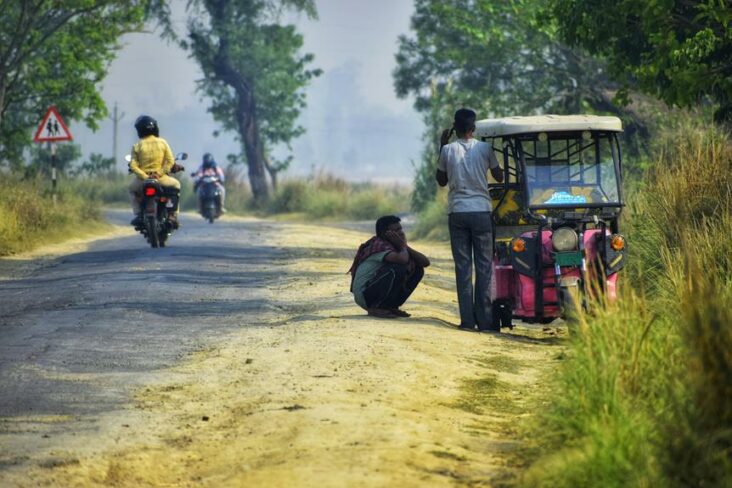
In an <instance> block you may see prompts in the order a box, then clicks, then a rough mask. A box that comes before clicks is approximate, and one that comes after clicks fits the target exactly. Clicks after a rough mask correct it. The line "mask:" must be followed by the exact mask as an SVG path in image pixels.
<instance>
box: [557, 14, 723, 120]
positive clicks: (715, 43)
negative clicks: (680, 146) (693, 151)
mask: <svg viewBox="0 0 732 488" xmlns="http://www.w3.org/2000/svg"><path fill="white" fill-rule="evenodd" d="M549 12H550V13H551V15H552V16H553V17H554V19H556V21H557V23H558V25H559V32H560V34H561V36H562V38H563V39H565V40H566V41H567V42H569V43H570V44H572V45H577V46H582V47H584V48H586V49H588V50H589V51H590V52H591V53H593V54H597V55H600V56H602V57H604V58H605V59H607V61H608V64H609V67H610V69H611V71H612V73H613V74H614V75H615V76H616V77H617V78H618V79H620V80H623V81H625V83H634V82H636V81H637V82H638V83H639V84H640V87H641V88H642V89H643V90H645V91H647V92H648V93H650V94H653V95H655V96H657V97H659V98H661V99H663V100H665V101H666V102H667V103H669V104H675V105H679V106H687V107H693V106H696V105H697V104H699V103H700V101H701V100H702V99H703V98H704V97H709V98H710V99H711V100H713V101H714V102H716V103H718V104H719V109H718V111H717V113H716V118H717V120H719V121H723V120H724V121H728V122H730V121H732V28H731V27H732V26H730V21H732V6H730V3H729V2H728V1H724V0H704V1H698V2H688V1H683V0H643V1H636V0H612V1H608V2H603V4H602V7H601V8H598V4H597V3H595V2H588V1H585V0H549Z"/></svg>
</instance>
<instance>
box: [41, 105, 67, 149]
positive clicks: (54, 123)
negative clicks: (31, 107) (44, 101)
mask: <svg viewBox="0 0 732 488" xmlns="http://www.w3.org/2000/svg"><path fill="white" fill-rule="evenodd" d="M72 139H73V137H71V132H70V131H69V128H68V127H66V124H65V123H64V119H62V118H61V114H59V113H58V110H56V106H55V105H51V106H50V107H49V108H48V111H47V112H46V115H44V116H43V120H41V124H40V125H39V126H38V130H37V131H36V135H35V137H34V138H33V141H35V142H57V141H70V140H72Z"/></svg>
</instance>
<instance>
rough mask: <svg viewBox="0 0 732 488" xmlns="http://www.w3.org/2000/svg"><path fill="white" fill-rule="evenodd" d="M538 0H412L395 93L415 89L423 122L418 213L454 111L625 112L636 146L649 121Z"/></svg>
mask: <svg viewBox="0 0 732 488" xmlns="http://www.w3.org/2000/svg"><path fill="white" fill-rule="evenodd" d="M544 5H545V1H544V0H510V1H505V2H495V1H492V0H450V1H442V0H416V1H415V13H414V15H413V16H412V30H413V36H402V37H400V39H399V51H398V53H397V55H396V60H397V64H398V66H397V68H396V70H395V71H394V84H395V89H396V92H397V95H398V96H400V97H406V96H409V95H412V96H414V97H415V99H416V101H415V107H416V108H417V110H419V111H420V112H421V113H422V114H423V116H424V120H425V125H426V126H427V130H426V135H425V150H424V152H423V154H422V160H421V163H420V165H419V167H418V168H417V175H416V178H415V193H414V195H413V197H412V203H413V208H414V210H416V211H419V210H422V209H424V208H425V206H426V204H427V203H428V202H430V201H431V198H432V196H433V195H434V193H435V184H434V183H433V179H434V169H435V165H436V157H437V150H438V147H439V146H438V141H437V139H438V138H439V134H440V132H441V130H442V129H443V128H445V127H450V126H451V125H452V116H453V113H454V111H455V110H456V109H457V108H460V107H470V108H472V109H474V110H476V112H477V113H478V115H479V117H480V118H487V117H495V116H511V115H531V114H535V113H558V114H573V113H611V114H615V115H618V116H621V117H622V118H623V122H624V125H625V127H626V134H628V140H627V141H626V146H627V147H628V148H629V149H632V151H633V152H636V153H638V152H641V151H642V149H643V146H644V144H645V139H646V137H647V135H648V127H647V121H646V120H644V119H643V118H642V117H640V116H639V114H638V113H637V112H636V111H635V110H626V109H624V108H622V107H620V106H619V105H617V104H616V103H614V101H613V97H614V94H615V92H616V90H617V89H618V88H619V86H620V85H619V84H618V83H616V82H614V81H613V80H611V79H610V77H609V75H608V73H607V71H606V69H605V65H604V63H603V62H601V61H599V60H598V59H596V58H593V57H590V56H588V55H587V54H585V53H584V52H583V51H581V50H579V49H572V48H570V47H568V46H567V45H565V44H564V43H562V42H560V40H559V39H557V36H556V33H555V27H554V24H553V22H552V21H551V20H550V19H548V18H547V17H546V16H542V15H541V14H542V13H543V8H544Z"/></svg>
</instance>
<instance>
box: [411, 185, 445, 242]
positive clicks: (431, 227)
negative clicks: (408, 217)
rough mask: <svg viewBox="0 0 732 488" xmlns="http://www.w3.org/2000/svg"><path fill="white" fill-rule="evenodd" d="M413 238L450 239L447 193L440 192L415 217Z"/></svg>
mask: <svg viewBox="0 0 732 488" xmlns="http://www.w3.org/2000/svg"><path fill="white" fill-rule="evenodd" d="M414 236H415V237H417V238H426V239H434V240H442V241H446V240H449V238H450V232H449V229H448V222H447V192H446V191H445V190H442V191H441V192H440V194H439V195H438V197H437V198H436V199H433V200H432V201H431V202H429V204H427V206H426V207H425V209H424V210H422V211H421V212H420V213H419V214H418V215H417V225H415V227H414Z"/></svg>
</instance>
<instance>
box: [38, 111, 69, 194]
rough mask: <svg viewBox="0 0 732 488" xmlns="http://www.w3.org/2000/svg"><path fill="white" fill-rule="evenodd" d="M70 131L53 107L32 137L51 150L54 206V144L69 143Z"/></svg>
mask: <svg viewBox="0 0 732 488" xmlns="http://www.w3.org/2000/svg"><path fill="white" fill-rule="evenodd" d="M73 139H74V138H73V137H72V136H71V131H69V128H68V127H67V126H66V123H65V122H64V119H62V118H61V114H59V113H58V110H56V106H55V105H51V106H50V107H48V110H47V111H46V115H44V116H43V118H42V119H41V123H40V124H39V125H38V130H36V135H35V137H33V141H34V142H47V143H48V145H49V147H50V149H51V182H52V183H51V188H52V192H51V194H52V198H53V204H54V205H56V142H59V141H71V140H73Z"/></svg>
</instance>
